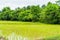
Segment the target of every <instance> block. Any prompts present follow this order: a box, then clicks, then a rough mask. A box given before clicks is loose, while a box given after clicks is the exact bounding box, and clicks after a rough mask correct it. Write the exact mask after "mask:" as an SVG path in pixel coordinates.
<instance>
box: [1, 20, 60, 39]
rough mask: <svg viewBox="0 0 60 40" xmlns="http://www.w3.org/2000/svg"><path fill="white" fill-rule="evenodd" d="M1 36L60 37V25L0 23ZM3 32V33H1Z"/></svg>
mask: <svg viewBox="0 0 60 40" xmlns="http://www.w3.org/2000/svg"><path fill="white" fill-rule="evenodd" d="M0 30H1V31H0V35H4V36H8V35H10V34H11V33H13V32H14V33H15V34H16V35H21V36H23V37H30V38H40V37H43V38H48V37H54V36H58V35H60V25H51V24H42V23H36V22H35V23H34V22H17V21H0ZM1 32H2V33H1Z"/></svg>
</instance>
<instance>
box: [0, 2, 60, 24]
mask: <svg viewBox="0 0 60 40" xmlns="http://www.w3.org/2000/svg"><path fill="white" fill-rule="evenodd" d="M0 20H9V21H25V22H42V23H50V24H60V6H59V5H57V4H53V3H51V2H48V4H47V5H42V6H41V7H40V6H39V5H36V6H35V5H32V6H27V7H23V8H20V7H18V8H16V9H15V10H12V9H10V7H4V8H3V9H2V10H1V11H0Z"/></svg>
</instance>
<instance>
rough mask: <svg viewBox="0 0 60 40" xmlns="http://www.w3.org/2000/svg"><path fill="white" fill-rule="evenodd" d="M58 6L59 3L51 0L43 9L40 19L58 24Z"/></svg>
mask: <svg viewBox="0 0 60 40" xmlns="http://www.w3.org/2000/svg"><path fill="white" fill-rule="evenodd" d="M58 8H59V6H58V5H56V4H52V3H50V2H49V3H48V5H47V6H46V7H45V8H44V9H43V10H42V11H41V14H40V21H41V22H44V23H51V24H57V23H58V20H57V19H58V15H59V13H57V10H58Z"/></svg>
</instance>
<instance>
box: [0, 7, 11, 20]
mask: <svg viewBox="0 0 60 40" xmlns="http://www.w3.org/2000/svg"><path fill="white" fill-rule="evenodd" d="M10 12H11V9H10V8H9V7H5V8H3V9H2V12H1V14H0V19H2V20H10V19H11V17H10Z"/></svg>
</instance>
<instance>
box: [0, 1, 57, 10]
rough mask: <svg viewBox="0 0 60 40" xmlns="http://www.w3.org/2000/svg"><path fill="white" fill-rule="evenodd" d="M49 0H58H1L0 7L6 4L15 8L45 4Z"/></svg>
mask: <svg viewBox="0 0 60 40" xmlns="http://www.w3.org/2000/svg"><path fill="white" fill-rule="evenodd" d="M49 1H50V2H52V3H55V1H56V0H0V9H2V8H3V7H6V6H9V7H11V8H12V9H15V8H17V7H23V6H27V5H43V4H47V2H49Z"/></svg>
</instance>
